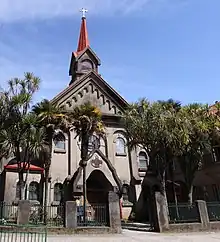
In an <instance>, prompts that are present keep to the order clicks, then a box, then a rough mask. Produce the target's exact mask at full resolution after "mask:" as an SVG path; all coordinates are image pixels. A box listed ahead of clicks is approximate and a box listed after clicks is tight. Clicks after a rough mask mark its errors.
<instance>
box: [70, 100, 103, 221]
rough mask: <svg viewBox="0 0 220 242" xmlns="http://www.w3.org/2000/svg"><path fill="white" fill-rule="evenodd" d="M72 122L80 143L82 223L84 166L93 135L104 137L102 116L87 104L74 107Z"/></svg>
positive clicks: (84, 199)
mask: <svg viewBox="0 0 220 242" xmlns="http://www.w3.org/2000/svg"><path fill="white" fill-rule="evenodd" d="M71 118H72V120H73V122H72V125H73V128H74V130H75V132H76V136H78V137H79V140H80V141H81V161H80V166H81V167H82V168H83V207H84V215H83V220H84V223H85V221H86V215H85V213H86V166H87V161H88V159H89V153H88V150H89V140H90V138H91V136H92V135H93V134H95V135H97V136H103V135H104V125H103V122H102V114H101V112H100V110H99V109H98V108H96V107H95V106H93V105H91V104H90V103H89V102H88V103H85V104H83V105H81V106H77V107H75V109H74V110H73V112H72V113H71Z"/></svg>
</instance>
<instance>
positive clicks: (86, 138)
mask: <svg viewBox="0 0 220 242" xmlns="http://www.w3.org/2000/svg"><path fill="white" fill-rule="evenodd" d="M88 146H89V135H88V134H87V132H83V134H82V143H81V166H82V167H83V223H84V224H85V223H86V200H87V198H86V166H87V156H88Z"/></svg>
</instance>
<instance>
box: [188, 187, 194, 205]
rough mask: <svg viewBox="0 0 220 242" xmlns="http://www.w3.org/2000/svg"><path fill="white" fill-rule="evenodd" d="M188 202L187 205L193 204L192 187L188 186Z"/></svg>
mask: <svg viewBox="0 0 220 242" xmlns="http://www.w3.org/2000/svg"><path fill="white" fill-rule="evenodd" d="M188 202H189V205H192V203H193V186H190V188H189V189H188Z"/></svg>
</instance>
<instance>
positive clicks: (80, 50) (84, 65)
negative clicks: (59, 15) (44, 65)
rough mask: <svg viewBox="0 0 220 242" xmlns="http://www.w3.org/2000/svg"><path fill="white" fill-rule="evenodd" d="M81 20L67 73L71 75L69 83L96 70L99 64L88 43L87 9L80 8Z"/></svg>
mask: <svg viewBox="0 0 220 242" xmlns="http://www.w3.org/2000/svg"><path fill="white" fill-rule="evenodd" d="M81 12H82V21H81V27H80V34H79V40H78V47H77V51H75V52H73V53H72V58H71V62H70V69H69V75H70V76H71V81H70V85H71V84H72V83H74V82H75V81H77V80H79V79H80V78H81V77H82V76H83V75H85V74H87V73H88V72H90V71H92V70H93V71H96V72H98V66H99V65H100V64H101V63H100V60H99V58H98V57H97V56H96V54H95V53H94V52H93V50H92V49H91V48H90V45H89V37H88V30H87V23H86V13H87V12H88V10H86V9H84V8H83V9H82V10H81Z"/></svg>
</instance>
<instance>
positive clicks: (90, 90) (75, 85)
mask: <svg viewBox="0 0 220 242" xmlns="http://www.w3.org/2000/svg"><path fill="white" fill-rule="evenodd" d="M100 64H101V61H100V59H99V58H98V56H97V55H96V54H95V52H94V51H93V50H92V49H91V47H90V45H89V39H88V32H87V26H86V18H85V16H83V17H82V22H81V28H80V36H79V41H78V48H77V51H76V52H73V53H72V57H71V62H70V69H69V75H70V77H71V81H70V83H69V86H68V87H67V88H66V89H64V90H63V91H62V92H61V93H59V94H58V95H57V96H55V97H54V98H53V99H52V100H51V102H52V103H53V104H54V105H58V106H59V107H60V108H65V109H67V110H69V111H71V110H72V109H73V108H74V107H75V106H77V105H81V104H83V103H86V102H90V103H91V104H92V105H94V106H96V107H98V108H99V109H100V110H101V112H102V116H103V122H104V124H105V131H106V132H105V138H102V139H98V138H97V137H96V136H93V137H91V140H90V146H89V147H90V148H89V149H90V150H89V151H90V159H89V161H88V163H87V164H88V165H87V167H86V190H87V196H86V197H87V202H88V203H100V204H101V203H106V202H107V195H108V192H109V191H115V192H118V193H120V194H121V195H122V196H121V204H122V214H123V217H124V218H128V217H129V215H130V213H131V211H132V207H133V206H134V204H136V202H137V201H138V200H140V199H139V198H140V193H141V183H142V180H143V177H144V175H145V172H146V169H147V165H148V156H147V154H146V152H145V151H144V150H141V149H140V148H137V149H136V150H132V151H131V150H129V149H128V147H127V144H126V143H127V140H126V137H125V132H124V129H123V127H122V125H121V123H120V116H121V114H122V113H123V111H124V110H125V108H126V107H127V106H128V103H127V102H126V101H125V100H124V99H123V98H122V97H121V96H120V95H119V94H118V93H117V92H116V91H115V90H114V89H113V88H112V87H111V86H110V85H109V84H108V83H107V82H106V81H105V80H103V78H102V77H101V75H100V74H99V66H100ZM75 136H76V134H75V133H74V131H69V133H67V134H66V133H65V134H63V140H60V141H59V142H54V143H53V154H52V163H51V169H50V183H49V194H48V203H49V205H50V204H59V203H60V202H62V201H63V200H74V199H76V200H77V201H78V202H79V204H80V203H82V186H83V178H82V171H81V167H80V166H79V162H80V141H79V140H78V139H77V138H76V137H75ZM37 168H38V167H37V166H36V165H34V164H33V165H32V166H31V169H30V172H29V175H28V180H27V189H26V190H27V191H26V196H27V198H28V199H30V200H33V201H34V202H39V203H42V202H43V197H44V196H43V190H44V189H43V182H42V177H43V175H42V171H41V170H38V169H37ZM2 169H4V180H5V182H4V188H3V187H2V189H3V190H2V191H3V192H2V195H1V200H4V201H6V202H14V201H16V200H18V192H17V182H18V175H17V173H16V172H15V170H13V168H12V167H10V164H8V165H7V164H5V166H4V167H2ZM2 184H3V183H2ZM2 186H3V185H2ZM64 187H67V188H68V189H67V191H65V192H64V190H65V189H64Z"/></svg>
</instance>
